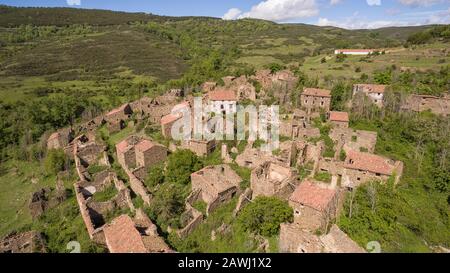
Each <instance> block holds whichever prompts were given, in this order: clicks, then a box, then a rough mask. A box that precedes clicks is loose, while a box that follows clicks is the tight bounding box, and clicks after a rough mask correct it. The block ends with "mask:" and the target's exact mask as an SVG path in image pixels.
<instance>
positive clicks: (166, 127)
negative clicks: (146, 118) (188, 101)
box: [161, 114, 181, 138]
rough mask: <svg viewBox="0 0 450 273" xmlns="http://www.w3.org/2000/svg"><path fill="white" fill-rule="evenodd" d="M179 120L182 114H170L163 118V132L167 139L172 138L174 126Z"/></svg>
mask: <svg viewBox="0 0 450 273" xmlns="http://www.w3.org/2000/svg"><path fill="white" fill-rule="evenodd" d="M179 119H181V115H180V114H168V115H165V116H164V117H162V118H161V132H162V135H163V136H164V137H165V138H172V126H173V124H174V123H175V122H176V121H177V120H179Z"/></svg>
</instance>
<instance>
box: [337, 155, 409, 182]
mask: <svg viewBox="0 0 450 273" xmlns="http://www.w3.org/2000/svg"><path fill="white" fill-rule="evenodd" d="M344 168H345V170H344V175H343V177H342V184H343V186H344V187H346V188H348V189H350V190H351V189H354V188H356V187H358V186H359V185H361V184H364V183H366V182H369V181H377V180H378V181H387V180H388V179H389V178H390V177H391V176H393V175H394V176H395V177H394V179H395V183H397V182H398V181H399V180H400V177H401V176H402V174H403V162H401V161H394V160H391V159H389V158H386V157H382V156H379V155H374V154H369V153H362V152H356V151H348V152H347V158H346V159H345V163H344Z"/></svg>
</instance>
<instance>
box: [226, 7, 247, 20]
mask: <svg viewBox="0 0 450 273" xmlns="http://www.w3.org/2000/svg"><path fill="white" fill-rule="evenodd" d="M241 13H242V11H241V10H240V9H237V8H232V9H229V10H228V11H227V13H225V14H224V15H223V17H222V19H224V20H234V19H237V18H238V17H239V15H241Z"/></svg>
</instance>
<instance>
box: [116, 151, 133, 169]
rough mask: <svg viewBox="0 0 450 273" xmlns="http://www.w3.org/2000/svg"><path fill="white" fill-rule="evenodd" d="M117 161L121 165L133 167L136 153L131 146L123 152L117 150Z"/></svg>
mask: <svg viewBox="0 0 450 273" xmlns="http://www.w3.org/2000/svg"><path fill="white" fill-rule="evenodd" d="M117 161H118V162H119V163H120V165H122V166H126V167H127V168H134V167H135V166H136V153H135V150H134V147H133V148H130V149H129V150H127V151H126V152H124V153H121V152H119V151H117Z"/></svg>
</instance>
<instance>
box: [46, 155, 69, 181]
mask: <svg viewBox="0 0 450 273" xmlns="http://www.w3.org/2000/svg"><path fill="white" fill-rule="evenodd" d="M65 165H66V155H65V154H64V151H63V150H61V149H57V150H55V149H52V150H50V151H48V153H47V157H46V158H45V161H44V168H45V171H46V172H47V174H49V175H52V174H55V175H56V174H58V172H60V171H63V170H64V169H65Z"/></svg>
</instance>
